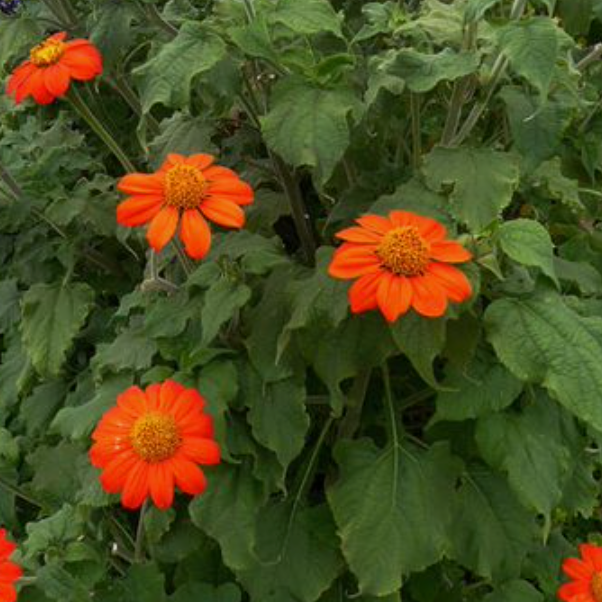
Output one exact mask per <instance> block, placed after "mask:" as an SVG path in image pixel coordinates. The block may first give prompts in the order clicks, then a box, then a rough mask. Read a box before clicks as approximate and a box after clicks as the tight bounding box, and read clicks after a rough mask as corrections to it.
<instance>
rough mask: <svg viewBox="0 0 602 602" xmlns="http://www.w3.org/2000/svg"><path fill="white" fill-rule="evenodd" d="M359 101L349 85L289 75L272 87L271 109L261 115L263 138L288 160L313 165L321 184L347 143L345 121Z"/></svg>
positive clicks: (347, 134)
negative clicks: (324, 84)
mask: <svg viewBox="0 0 602 602" xmlns="http://www.w3.org/2000/svg"><path fill="white" fill-rule="evenodd" d="M358 102H359V101H358V99H357V98H356V97H355V96H354V94H353V92H352V90H351V89H350V88H348V87H344V86H340V87H335V88H326V87H322V86H319V85H318V84H315V83H312V82H309V81H306V80H304V79H302V78H300V77H297V76H289V77H287V78H285V79H282V80H281V81H280V82H278V84H277V85H276V86H275V88H274V94H273V98H272V107H271V110H270V112H269V113H268V114H267V115H266V116H265V117H263V118H262V121H261V127H262V131H263V134H264V137H265V140H266V142H267V144H268V146H269V147H270V148H271V149H272V150H273V151H275V152H276V153H278V154H279V155H281V156H282V158H283V159H284V160H285V161H287V162H288V163H291V164H292V165H294V166H301V165H308V166H311V167H315V168H316V170H317V174H318V179H319V181H320V182H322V183H323V182H325V181H326V180H328V179H329V178H330V176H331V175H332V172H333V170H334V168H335V167H336V165H337V163H338V162H339V161H340V160H341V158H342V157H343V154H344V152H345V150H346V149H347V147H348V146H349V123H348V121H349V118H350V115H351V114H352V113H353V112H355V111H357V110H358Z"/></svg>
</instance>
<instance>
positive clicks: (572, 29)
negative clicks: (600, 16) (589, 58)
mask: <svg viewBox="0 0 602 602" xmlns="http://www.w3.org/2000/svg"><path fill="white" fill-rule="evenodd" d="M594 4H595V2H594V0H558V7H557V11H558V15H559V17H560V18H561V19H562V26H563V27H564V28H565V29H566V30H567V32H568V33H570V34H571V35H573V36H575V37H576V36H587V34H588V33H589V29H590V25H591V22H592V21H593V19H594V16H595V15H594Z"/></svg>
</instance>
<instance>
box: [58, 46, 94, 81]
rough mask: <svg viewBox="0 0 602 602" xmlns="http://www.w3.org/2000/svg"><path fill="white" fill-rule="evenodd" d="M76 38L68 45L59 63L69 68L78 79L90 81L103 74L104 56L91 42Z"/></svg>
mask: <svg viewBox="0 0 602 602" xmlns="http://www.w3.org/2000/svg"><path fill="white" fill-rule="evenodd" d="M79 42H80V41H79V40H74V41H73V42H71V43H70V44H68V45H67V49H66V51H65V54H64V55H63V56H62V57H61V60H60V61H59V64H60V65H62V66H64V67H65V68H66V69H68V70H69V73H70V75H71V77H72V78H73V79H75V80H78V81H90V80H91V79H94V78H95V77H98V76H99V75H101V74H102V56H101V54H100V52H99V51H98V50H97V49H96V48H95V47H94V46H92V44H90V43H86V44H81V43H79Z"/></svg>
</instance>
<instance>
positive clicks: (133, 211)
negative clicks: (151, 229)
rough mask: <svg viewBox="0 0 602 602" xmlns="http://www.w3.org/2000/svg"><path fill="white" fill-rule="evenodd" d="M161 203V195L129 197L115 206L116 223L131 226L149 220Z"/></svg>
mask: <svg viewBox="0 0 602 602" xmlns="http://www.w3.org/2000/svg"><path fill="white" fill-rule="evenodd" d="M162 204H163V197H161V196H159V195H152V194H144V195H137V196H133V197H130V198H129V199H126V200H125V201H123V203H120V204H119V205H118V206H117V223H118V224H120V225H122V226H128V227H130V228H133V227H135V226H141V225H142V224H146V223H148V222H150V220H151V219H153V217H155V215H157V213H159V210H160V209H161V205H162Z"/></svg>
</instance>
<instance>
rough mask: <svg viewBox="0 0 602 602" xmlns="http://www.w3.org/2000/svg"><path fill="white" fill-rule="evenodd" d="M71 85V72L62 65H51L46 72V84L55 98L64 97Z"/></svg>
mask: <svg viewBox="0 0 602 602" xmlns="http://www.w3.org/2000/svg"><path fill="white" fill-rule="evenodd" d="M70 83H71V76H70V75H69V70H68V69H67V68H66V67H63V66H62V65H61V64H56V65H51V66H50V67H48V68H47V69H46V70H45V71H44V84H45V85H46V88H47V89H48V91H49V92H50V93H51V94H53V95H54V96H64V95H65V94H66V92H67V90H68V89H69V84H70Z"/></svg>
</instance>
